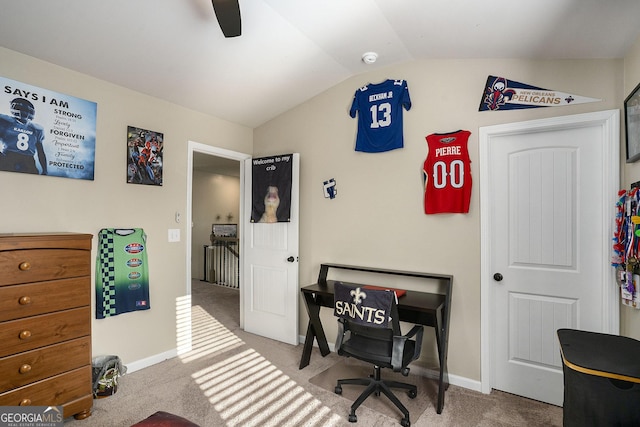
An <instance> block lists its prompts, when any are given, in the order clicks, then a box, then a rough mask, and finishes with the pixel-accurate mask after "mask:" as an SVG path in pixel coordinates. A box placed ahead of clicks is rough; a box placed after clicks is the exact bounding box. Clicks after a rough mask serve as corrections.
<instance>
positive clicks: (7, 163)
mask: <svg viewBox="0 0 640 427" xmlns="http://www.w3.org/2000/svg"><path fill="white" fill-rule="evenodd" d="M10 110H11V115H10V116H8V115H6V114H0V170H2V171H11V172H23V173H32V174H41V175H46V174H47V158H46V156H45V154H44V147H43V145H42V144H43V142H44V129H43V128H42V126H40V125H39V124H37V123H34V122H32V120H33V118H34V116H35V114H36V109H35V107H34V106H33V104H32V103H31V102H30V101H28V100H26V99H24V98H14V99H13V100H11V105H10ZM36 157H37V158H38V164H39V165H40V168H38V166H37V164H36Z"/></svg>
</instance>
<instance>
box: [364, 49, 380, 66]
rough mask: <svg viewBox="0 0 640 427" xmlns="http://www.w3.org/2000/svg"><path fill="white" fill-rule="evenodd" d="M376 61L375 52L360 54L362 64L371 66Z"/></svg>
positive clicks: (376, 55)
mask: <svg viewBox="0 0 640 427" xmlns="http://www.w3.org/2000/svg"><path fill="white" fill-rule="evenodd" d="M376 59H378V54H377V53H375V52H365V53H364V54H362V62H364V63H365V64H373V63H374V62H376Z"/></svg>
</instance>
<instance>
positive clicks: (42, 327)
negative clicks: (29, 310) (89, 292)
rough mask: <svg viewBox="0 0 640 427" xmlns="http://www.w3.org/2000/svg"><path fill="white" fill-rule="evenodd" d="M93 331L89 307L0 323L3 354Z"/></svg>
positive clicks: (42, 345) (1, 352)
mask: <svg viewBox="0 0 640 427" xmlns="http://www.w3.org/2000/svg"><path fill="white" fill-rule="evenodd" d="M90 334H91V309H90V307H82V308H74V309H71V310H64V311H60V312H57V313H51V314H43V315H40V316H33V317H28V318H25V319H19V320H9V321H7V322H2V323H0V343H2V345H1V346H0V357H3V356H8V355H11V354H16V353H19V352H22V351H27V350H33V349H35V348H38V347H44V346H46V345H51V344H56V343H59V342H62V341H67V340H71V339H74V338H79V337H82V336H86V335H90Z"/></svg>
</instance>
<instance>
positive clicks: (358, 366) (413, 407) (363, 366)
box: [309, 358, 437, 420]
mask: <svg viewBox="0 0 640 427" xmlns="http://www.w3.org/2000/svg"><path fill="white" fill-rule="evenodd" d="M371 374H373V368H372V365H370V364H367V363H364V362H361V361H359V360H357V359H352V358H343V359H342V360H341V361H339V362H338V363H336V364H334V365H333V366H331V367H330V368H328V369H326V370H324V371H322V372H321V373H319V374H318V375H316V376H314V377H312V378H310V379H309V382H310V383H311V384H315V385H317V386H318V387H322V388H323V389H325V390H328V391H330V392H334V389H335V386H336V380H338V379H339V378H366V377H368V376H369V375H371ZM381 376H382V378H383V379H387V380H394V381H400V382H403V383H409V384H415V385H416V386H417V387H418V395H417V396H416V398H415V399H411V398H409V396H408V395H407V393H406V391H404V390H400V389H393V390H392V391H393V392H394V394H395V395H396V396H397V397H398V400H400V402H401V403H402V404H403V405H404V406H405V407H406V408H407V410H409V414H410V419H411V420H417V419H418V418H419V417H420V415H422V413H423V412H424V411H425V409H427V407H428V406H435V402H431V397H432V396H435V395H436V394H434V393H435V392H436V386H437V384H436V383H435V381H433V380H429V379H427V378H424V377H421V376H416V375H409V376H408V377H403V376H402V374H400V373H398V372H393V371H392V370H389V369H383V370H382V373H381ZM363 390H364V386H357V385H344V386H342V394H341V396H342V397H343V398H345V399H346V400H348V402H349V405H351V404H352V403H353V402H354V401H355V400H356V399H357V398H358V396H359V395H360V393H362V391H363ZM362 405H364V406H367V407H368V408H371V409H373V410H374V411H376V412H379V413H381V414H384V415H387V416H390V417H396V416H397V417H398V419H400V418H402V412H400V410H399V409H398V408H396V406H395V405H394V404H393V403H391V401H390V400H389V399H388V398H387V396H385V395H384V394H381V395H380V396H375V395H371V396H369V398H367V400H365V401H364V403H363V404H362ZM358 413H359V411H358V410H356V415H357V414H358Z"/></svg>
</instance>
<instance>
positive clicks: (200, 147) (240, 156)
mask: <svg viewBox="0 0 640 427" xmlns="http://www.w3.org/2000/svg"><path fill="white" fill-rule="evenodd" d="M195 152H197V153H203V154H208V155H211V156H217V157H224V158H226V159H231V160H238V161H239V162H240V166H239V167H240V211H239V217H240V218H244V210H245V203H244V197H243V194H242V193H243V192H244V161H245V160H246V159H250V158H251V155H250V154H246V153H240V152H238V151H231V150H227V149H225V148H219V147H213V146H211V145H206V144H201V143H199V142H194V141H189V144H188V146H187V208H186V210H185V212H186V214H185V217H186V224H185V228H186V233H185V234H186V235H187V237H186V245H187V250H186V251H185V252H186V265H187V272H186V273H187V277H186V286H187V295H191V267H189V266H190V265H191V240H192V237H191V231H192V225H193V216H192V215H193V212H192V203H193V199H192V196H193V194H192V192H193V153H195ZM238 235H240V236H242V221H239V222H238ZM238 245H239V246H238V248H239V251H240V253H244V250H243V248H242V246H243V245H242V239H240V241H239V242H238ZM239 268H240V269H239V271H243V268H244V257H240V266H239ZM243 276H244V275H243V274H241V275H240V282H239V290H240V328H243V327H244V310H243V308H242V307H243V304H244V302H243V298H244V297H243V292H242V289H243V288H244V278H243Z"/></svg>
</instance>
